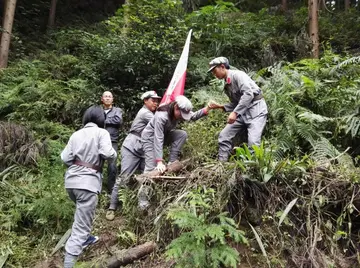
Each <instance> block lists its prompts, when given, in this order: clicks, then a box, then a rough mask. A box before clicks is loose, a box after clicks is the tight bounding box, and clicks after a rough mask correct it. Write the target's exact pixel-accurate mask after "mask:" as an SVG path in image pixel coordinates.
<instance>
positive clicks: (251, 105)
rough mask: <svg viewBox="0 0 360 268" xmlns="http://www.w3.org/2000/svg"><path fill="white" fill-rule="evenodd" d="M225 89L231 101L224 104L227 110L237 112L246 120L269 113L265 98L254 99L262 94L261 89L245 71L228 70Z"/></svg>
mask: <svg viewBox="0 0 360 268" xmlns="http://www.w3.org/2000/svg"><path fill="white" fill-rule="evenodd" d="M224 91H225V94H226V95H227V96H228V97H229V99H230V103H228V104H225V105H224V109H225V111H226V112H236V113H237V114H238V115H240V116H242V118H243V119H244V122H249V121H250V120H251V119H253V118H256V117H257V116H259V115H266V114H267V113H268V110H267V105H266V102H265V100H264V99H260V100H256V101H253V99H254V97H255V96H257V95H259V94H261V89H260V88H259V87H258V85H256V83H255V82H254V81H253V80H252V79H251V78H250V77H249V76H248V75H247V74H246V73H244V72H243V71H239V70H228V77H227V79H226V84H225V88H224Z"/></svg>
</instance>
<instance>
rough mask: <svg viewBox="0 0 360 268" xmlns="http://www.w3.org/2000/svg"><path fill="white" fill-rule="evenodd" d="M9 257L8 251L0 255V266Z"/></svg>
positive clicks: (0, 266)
mask: <svg viewBox="0 0 360 268" xmlns="http://www.w3.org/2000/svg"><path fill="white" fill-rule="evenodd" d="M8 258H9V253H6V254H5V255H4V256H0V268H2V267H3V266H4V265H5V262H6V261H7V259H8Z"/></svg>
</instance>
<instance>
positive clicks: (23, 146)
mask: <svg viewBox="0 0 360 268" xmlns="http://www.w3.org/2000/svg"><path fill="white" fill-rule="evenodd" d="M60 2H61V1H60ZM76 2H77V6H76V8H75V10H74V9H72V7H71V5H70V4H69V5H66V4H63V5H60V6H59V9H58V12H59V14H58V15H59V16H58V28H55V29H53V30H51V31H48V32H47V33H46V34H45V33H44V31H43V29H42V27H41V26H40V25H41V23H42V21H44V18H45V15H44V10H47V8H48V5H49V3H45V2H44V1H42V0H36V1H35V0H32V1H27V2H26V3H22V2H21V1H20V3H19V6H18V9H17V15H16V16H17V18H16V20H15V24H14V27H15V30H14V37H13V40H12V47H11V55H10V64H9V67H8V68H7V69H4V70H2V71H1V72H0V120H1V121H0V189H1V193H0V207H1V209H0V241H1V242H0V257H1V256H6V255H8V260H7V263H6V265H7V266H6V267H30V266H34V265H35V264H36V263H37V262H38V261H39V260H40V259H43V258H44V257H45V256H47V257H48V256H49V255H50V253H51V251H52V249H53V248H54V247H55V245H56V243H57V242H58V240H59V239H60V238H61V237H62V235H63V234H64V233H65V232H66V231H67V230H68V229H69V228H70V226H71V222H72V217H73V211H74V207H73V204H72V202H70V201H69V200H68V197H67V194H66V192H65V190H64V185H63V183H64V182H63V174H64V171H65V167H64V166H63V165H62V163H61V161H60V157H59V155H60V152H61V150H62V149H63V148H64V146H65V143H66V142H67V140H68V138H69V136H70V135H71V133H72V132H73V131H74V130H76V129H78V128H79V127H80V124H81V116H82V113H83V111H84V110H85V109H86V108H87V107H89V106H90V105H93V104H96V103H99V100H100V95H101V93H102V92H103V91H104V90H111V91H112V92H114V95H115V103H116V105H118V106H120V107H121V108H123V109H124V111H125V124H124V126H123V130H124V131H123V133H122V137H121V139H123V138H124V137H125V135H126V130H127V129H128V127H129V125H130V123H131V120H132V119H133V118H134V116H135V114H136V112H137V110H138V109H139V108H140V107H141V103H140V101H139V96H140V95H141V93H142V92H143V91H145V90H152V89H155V90H156V91H158V93H159V94H162V93H163V92H164V91H165V89H166V87H167V85H168V83H169V81H170V79H171V75H172V73H173V71H174V69H175V66H176V64H177V60H178V58H179V55H180V53H181V50H182V46H183V44H184V40H185V37H186V34H187V32H188V30H189V29H190V28H191V29H193V37H192V43H191V47H190V58H189V64H188V74H187V82H186V95H187V96H190V97H191V98H192V100H193V102H194V104H195V106H196V108H200V107H202V106H203V105H205V104H206V103H207V101H208V100H209V99H214V100H217V101H218V102H221V103H223V102H225V101H226V98H225V96H224V94H222V86H223V85H222V84H221V82H219V81H216V80H214V79H212V78H211V77H210V75H207V74H206V70H207V67H208V62H209V59H211V58H212V57H214V56H220V55H222V56H226V57H228V58H229V59H230V63H231V64H232V65H234V66H235V67H237V68H239V69H243V70H245V71H246V72H248V73H249V74H250V75H251V76H252V77H253V78H254V79H255V80H256V81H257V83H258V84H259V85H260V86H261V87H262V89H263V91H264V95H265V98H266V101H267V104H268V106H269V120H268V124H267V126H266V130H265V133H264V140H263V143H262V145H261V146H260V147H259V148H253V149H254V154H250V153H249V148H247V147H246V146H243V145H242V144H237V145H238V146H239V148H238V149H236V150H235V152H234V155H233V157H232V159H231V161H230V163H228V164H226V165H221V164H218V163H216V162H215V161H214V160H215V159H216V155H217V136H218V133H219V132H220V130H221V129H222V127H223V126H224V125H225V118H226V117H225V114H224V113H221V112H219V111H211V112H210V114H209V116H208V118H207V119H204V120H199V121H197V122H195V123H191V124H184V125H183V126H182V127H183V128H184V129H185V130H186V131H187V132H188V135H189V139H188V142H187V144H186V145H185V147H184V150H183V158H184V159H186V158H191V160H192V161H191V162H190V163H188V165H187V167H186V170H185V171H184V174H183V175H184V176H187V177H188V179H187V180H186V181H184V182H182V181H181V182H167V183H164V184H155V185H154V194H153V199H152V208H151V211H152V212H151V213H149V214H148V215H143V214H141V213H140V212H139V211H138V210H137V208H136V193H137V187H138V186H136V185H134V187H132V188H131V189H126V190H122V191H121V192H120V198H121V199H122V201H123V203H124V209H123V218H124V223H123V225H122V226H121V228H123V229H121V230H117V231H116V232H117V237H116V238H117V243H118V245H119V247H127V246H131V245H134V244H138V243H141V242H144V241H145V240H148V239H154V240H156V241H157V243H158V244H159V250H158V253H159V254H162V253H166V256H167V257H168V258H169V259H171V260H175V261H176V262H177V265H179V267H187V266H188V267H210V266H209V265H215V264H216V263H222V265H224V267H236V263H239V262H241V263H243V262H245V260H246V261H247V262H251V263H252V262H253V263H254V264H253V267H267V265H268V263H270V265H271V267H288V266H287V265H289V266H291V265H294V264H296V265H299V267H310V266H313V267H356V266H357V265H359V264H358V262H357V260H356V257H354V256H356V255H357V254H358V248H357V244H358V243H359V241H360V238H359V234H358V229H359V228H360V225H359V223H358V217H357V213H358V210H359V209H360V203H359V202H358V195H359V187H358V183H359V181H360V175H359V174H360V172H359V155H360V136H359V134H360V114H359V111H360V68H359V64H360V58H359V56H358V54H352V53H356V52H357V50H358V49H359V44H358V40H359V33H360V29H359V27H360V23H359V18H360V14H359V11H358V10H356V9H351V10H350V11H348V12H347V13H346V14H345V13H344V12H343V11H339V10H335V11H334V12H333V13H329V12H327V11H326V10H323V11H321V12H320V21H319V23H320V38H321V41H322V48H321V50H322V51H321V52H322V53H321V54H322V55H321V58H320V59H318V60H315V59H309V58H308V56H309V52H310V41H309V37H308V36H307V34H306V27H307V25H306V22H307V10H306V7H305V6H300V1H290V2H291V5H290V7H291V9H290V10H289V11H287V12H286V13H282V12H280V11H276V10H275V11H273V9H271V8H270V7H269V6H268V5H267V2H268V1H240V2H241V3H243V4H241V5H240V6H239V4H234V3H232V2H222V1H217V2H216V3H214V2H206V3H204V2H203V1H199V2H197V3H198V4H196V5H195V6H194V5H192V4H191V3H190V4H191V5H190V4H189V2H186V1H184V2H185V5H183V3H182V2H180V1H170V0H166V1H152V0H134V1H129V2H127V4H126V5H124V6H123V7H122V8H119V9H118V7H112V9H111V12H108V13H106V12H104V13H101V12H97V11H98V10H97V9H96V8H95V6H96V5H97V4H96V3H95V2H96V1H90V0H89V3H90V2H91V3H92V4H91V5H90V4H89V7H88V9H86V8H85V11H83V13H82V11H81V8H80V7H79V6H81V3H80V2H81V1H76ZM93 2H94V3H93ZM253 2H256V4H255V3H253ZM194 3H195V2H194ZM194 3H193V4H194ZM184 6H185V7H186V9H184ZM190 7H195V8H190ZM94 9H95V10H94ZM189 9H190V10H193V11H189ZM84 13H86V14H84ZM100 13H101V14H100ZM109 13H111V15H109ZM67 14H68V15H67ZM95 14H96V15H95ZM45 20H46V19H45ZM29 25H32V27H30V26H29ZM29 28H31V29H29ZM105 182H106V179H105ZM295 199H296V200H297V201H296V203H294V204H292V206H290V205H289V204H291V201H293V200H295ZM106 207H107V200H106V197H105V196H104V197H103V198H102V200H101V202H100V204H99V210H98V214H99V215H102V213H103V210H104V209H106ZM287 208H288V209H287ZM280 219H281V221H282V223H281V225H280V224H279V221H280ZM248 223H250V224H251V225H252V226H254V229H251V227H249V225H248ZM260 223H261V224H260ZM103 224H106V223H104V222H102V221H100V220H98V221H97V222H96V224H95V226H96V231H98V232H99V234H100V235H101V233H102V232H105V230H106V228H107V226H105V225H103ZM102 225H103V226H102ZM116 228H120V227H117V226H116ZM238 228H239V229H238ZM240 230H243V231H244V232H243V231H240ZM253 230H255V232H254V231H253ZM245 233H246V235H244V234H245ZM255 233H256V235H255ZM245 237H246V238H245ZM274 237H275V239H274ZM246 241H249V243H247V242H246ZM247 244H248V245H247ZM239 247H241V248H245V251H246V250H247V254H245V255H244V254H243V250H236V249H239ZM264 253H265V254H264ZM183 255H187V256H189V258H182V257H183ZM265 255H266V257H265ZM97 257H98V256H95V257H94V256H91V257H88V258H87V257H84V259H83V260H82V261H84V262H86V261H92V262H96V261H97ZM164 259H165V257H164ZM345 263H346V265H349V266H345ZM342 264H344V266H341V265H342ZM84 265H85V266H86V265H87V264H86V263H85V264H84ZM186 265H187V266H186Z"/></svg>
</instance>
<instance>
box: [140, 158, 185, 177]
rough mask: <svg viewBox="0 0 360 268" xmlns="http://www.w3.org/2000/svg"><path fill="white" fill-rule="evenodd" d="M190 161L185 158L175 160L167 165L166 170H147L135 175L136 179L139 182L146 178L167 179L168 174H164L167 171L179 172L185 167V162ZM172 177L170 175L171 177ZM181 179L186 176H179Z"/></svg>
mask: <svg viewBox="0 0 360 268" xmlns="http://www.w3.org/2000/svg"><path fill="white" fill-rule="evenodd" d="M188 162H189V159H187V160H184V161H181V162H180V161H175V162H173V163H171V164H169V165H168V166H167V167H166V171H165V172H163V173H161V172H159V171H157V170H153V171H150V172H146V173H144V174H141V175H138V176H135V179H136V180H137V181H138V182H139V183H143V182H144V181H145V180H146V179H162V177H163V179H165V177H167V176H163V174H166V173H177V172H179V171H180V170H182V169H183V168H184V167H185V164H187V163H188ZM169 178H170V177H169ZM179 179H185V178H182V177H179Z"/></svg>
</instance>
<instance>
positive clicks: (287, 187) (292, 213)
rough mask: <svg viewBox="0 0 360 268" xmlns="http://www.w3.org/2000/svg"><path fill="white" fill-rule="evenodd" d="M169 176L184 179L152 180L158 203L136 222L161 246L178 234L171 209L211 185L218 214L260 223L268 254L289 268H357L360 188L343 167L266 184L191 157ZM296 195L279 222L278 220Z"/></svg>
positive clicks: (283, 176) (244, 222)
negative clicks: (168, 215)
mask: <svg viewBox="0 0 360 268" xmlns="http://www.w3.org/2000/svg"><path fill="white" fill-rule="evenodd" d="M335 170H336V169H335ZM153 175H154V174H153ZM155 176H159V175H158V174H155ZM165 176H170V177H171V176H173V177H181V179H179V180H176V179H175V180H172V179H170V180H167V179H160V180H151V179H150V180H148V183H150V184H151V185H152V186H153V188H154V194H153V198H152V203H153V204H154V205H155V206H156V207H153V208H152V209H151V211H152V212H151V213H149V214H148V215H147V217H146V218H145V220H142V221H141V222H137V223H135V229H137V230H140V229H141V230H142V233H141V234H140V235H144V236H147V237H149V236H151V235H153V237H152V238H154V239H156V241H157V242H158V244H159V246H160V247H161V245H167V244H168V243H169V242H170V241H171V240H172V239H174V238H175V237H177V235H178V234H179V233H178V230H174V228H173V227H172V226H170V224H169V223H168V222H167V221H166V219H165V215H166V210H167V209H168V207H169V206H171V205H172V204H176V203H177V202H179V201H181V200H183V199H184V198H185V197H186V195H187V193H189V192H190V191H191V190H192V189H195V188H197V187H212V188H214V189H216V194H217V196H216V198H217V201H216V202H215V203H216V204H218V206H217V207H214V213H217V212H220V211H224V210H227V211H228V212H229V213H230V215H231V216H232V217H233V218H234V219H236V220H237V221H238V222H239V223H240V224H241V225H242V226H243V227H244V226H246V225H247V224H248V223H251V224H252V225H255V226H257V227H256V230H257V233H258V234H259V235H260V237H261V239H262V241H263V244H265V245H267V246H266V250H267V251H268V254H272V253H274V254H275V253H276V255H277V256H278V257H280V256H281V258H285V259H286V260H287V265H288V266H287V267H303V268H305V267H315V268H325V267H331V266H332V267H343V268H346V267H356V266H357V264H355V262H356V254H358V249H359V246H358V245H359V242H360V241H359V240H360V239H359V235H358V231H359V230H360V218H359V217H358V214H359V213H358V212H359V209H360V195H359V192H360V187H359V185H357V184H355V183H353V182H351V181H349V180H348V179H347V178H345V176H342V174H341V173H340V172H338V171H333V170H332V171H328V170H324V169H320V170H312V171H311V170H309V171H307V172H305V173H303V174H296V175H294V174H286V173H281V174H280V173H279V174H277V176H276V177H274V178H272V179H271V180H270V181H269V182H267V183H263V182H260V181H258V180H257V179H256V178H252V177H251V175H250V176H249V174H248V175H243V174H241V173H240V172H239V170H238V169H237V168H236V166H235V165H234V164H225V165H223V164H221V163H210V164H203V165H201V166H198V167H194V165H193V163H191V161H187V162H186V163H185V164H184V165H183V168H182V169H181V171H180V172H179V173H178V174H175V175H174V174H165ZM295 199H296V203H294V205H293V206H292V207H291V209H289V211H288V212H287V214H286V217H284V218H283V219H282V224H281V225H280V226H279V218H280V217H281V215H282V214H283V213H284V211H285V210H286V208H289V204H290V203H291V201H294V200H295ZM243 227H242V228H243ZM138 234H139V233H138ZM248 236H251V231H250V232H248ZM356 263H357V262H356Z"/></svg>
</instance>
